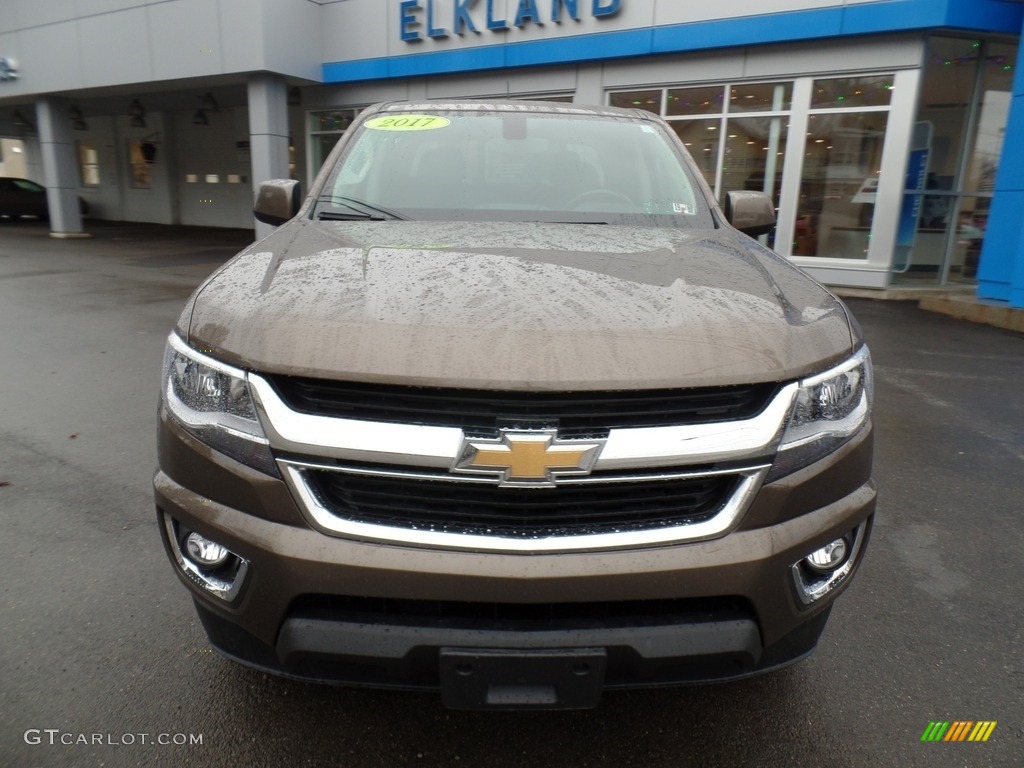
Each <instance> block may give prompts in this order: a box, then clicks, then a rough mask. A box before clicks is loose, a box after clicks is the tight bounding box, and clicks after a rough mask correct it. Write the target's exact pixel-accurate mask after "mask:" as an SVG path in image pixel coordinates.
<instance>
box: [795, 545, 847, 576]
mask: <svg viewBox="0 0 1024 768" xmlns="http://www.w3.org/2000/svg"><path fill="white" fill-rule="evenodd" d="M849 551H850V547H849V545H848V544H847V543H846V539H836V540H835V541H831V542H829V543H828V544H826V545H825V546H824V547H822V548H821V549H816V550H814V551H813V552H811V554H809V555H808V556H807V558H806V560H805V561H804V562H806V563H807V567H808V568H810V569H811V570H812V571H814V572H815V573H828V572H830V571H834V570H835V569H836V568H838V567H839V566H841V565H842V564H843V563H844V562H846V556H847V554H849Z"/></svg>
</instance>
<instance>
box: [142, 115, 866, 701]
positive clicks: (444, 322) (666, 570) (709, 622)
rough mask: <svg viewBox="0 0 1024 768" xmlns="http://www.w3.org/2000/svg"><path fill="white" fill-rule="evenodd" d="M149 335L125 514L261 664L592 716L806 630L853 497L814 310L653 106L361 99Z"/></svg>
mask: <svg viewBox="0 0 1024 768" xmlns="http://www.w3.org/2000/svg"><path fill="white" fill-rule="evenodd" d="M255 214H256V217H257V218H258V219H260V220H261V221H263V222H266V223H269V224H273V225H279V226H278V227H277V229H275V230H274V231H273V232H272V234H270V235H269V236H268V237H266V238H264V239H262V240H260V241H259V242H256V243H254V244H253V245H252V246H250V247H249V248H247V249H246V250H244V251H243V252H242V253H240V254H239V255H238V256H236V257H235V258H233V259H232V260H230V261H229V262H227V263H226V264H225V265H224V266H223V267H221V268H220V269H219V270H217V271H216V272H215V273H214V274H213V275H212V276H211V277H210V278H209V279H207V280H206V281H205V282H204V283H203V284H202V285H201V286H200V287H199V288H198V289H197V290H196V291H195V293H194V294H193V296H192V297H191V298H190V299H189V301H188V303H187V305H186V307H185V309H184V311H183V312H182V314H181V317H180V319H179V320H178V322H177V325H176V326H175V328H174V329H173V331H172V332H171V334H170V337H169V339H168V342H167V349H166V356H165V360H164V366H163V383H162V391H161V400H160V415H159V439H158V442H159V463H160V466H159V469H158V471H157V472H156V475H155V478H154V487H155V498H156V508H157V515H158V519H159V522H160V529H161V532H162V536H163V539H164V544H165V547H166V550H167V553H168V555H169V557H170V560H171V563H172V564H173V567H174V568H175V570H176V572H177V574H178V576H179V577H180V579H181V581H182V582H183V583H184V584H185V586H186V587H187V588H188V589H189V590H190V592H191V594H192V597H193V600H194V602H195V606H196V609H197V611H198V614H199V617H200V619H201V621H202V624H203V626H204V628H205V630H206V632H207V634H208V635H209V638H210V641H211V643H212V645H213V646H214V647H215V648H216V649H217V650H218V651H220V652H221V653H222V654H224V655H225V656H227V657H229V658H231V659H234V660H236V661H239V662H241V663H243V664H246V665H249V666H252V667H256V668H259V669H262V670H266V671H270V672H273V673H276V674H279V675H283V676H287V677H292V678H297V679H302V680H312V681H320V682H328V683H340V684H348V685H362V686H374V687H383V688H408V689H419V690H432V691H438V692H439V693H440V696H441V698H442V701H443V702H444V703H445V704H446V705H448V706H450V707H455V708H467V709H502V708H504V709H528V708H544V707H550V708H585V707H592V706H595V705H596V704H597V703H598V702H599V699H600V696H601V694H602V691H604V690H608V689H616V688H627V687H644V686H662V685H672V684H681V683H695V682H709V681H720V680H732V679H735V678H740V677H744V676H748V675H753V674H757V673H761V672H765V671H768V670H772V669H776V668H779V667H782V666H784V665H787V664H790V663H792V662H794V661H797V660H799V659H801V658H803V657H805V656H806V655H807V654H809V653H810V652H811V651H812V650H813V649H814V647H815V645H816V643H817V640H818V637H819V635H820V634H821V632H822V630H823V628H824V626H825V622H826V620H827V618H828V615H829V611H830V610H831V607H832V604H833V601H834V600H835V598H836V597H837V595H839V594H840V593H841V592H842V591H843V590H844V589H845V588H846V587H847V585H848V584H849V583H850V581H851V578H852V576H853V574H854V572H855V570H856V569H857V567H858V565H859V564H860V562H861V560H862V558H863V556H864V552H865V547H866V544H867V541H868V536H869V533H870V529H871V523H872V517H873V513H874V506H875V488H874V484H873V481H872V478H871V467H872V422H871V402H872V371H871V362H870V357H869V354H868V350H867V347H866V346H865V343H864V339H863V337H862V334H861V331H860V329H859V326H858V324H857V323H856V321H855V320H854V318H853V317H852V316H851V314H850V312H849V311H848V309H847V308H846V307H845V306H844V305H843V303H842V302H841V301H840V300H839V299H837V298H836V297H835V296H834V295H832V294H831V293H829V291H827V290H826V289H825V288H823V287H822V286H821V285H819V284H818V283H817V282H815V281H814V280H813V279H811V278H810V277H809V276H807V275H806V274H804V273H803V272H801V271H800V270H799V269H797V268H795V267H794V266H792V265H790V264H789V263H788V262H787V261H786V260H785V259H783V258H781V257H780V256H778V255H776V254H775V253H774V252H772V251H771V250H769V249H768V248H767V247H766V246H765V245H762V244H761V243H759V242H758V240H757V239H755V238H756V237H758V236H760V235H764V234H765V233H767V232H769V231H770V230H771V228H772V226H773V224H774V221H775V212H774V209H773V207H772V203H771V200H770V199H769V198H768V197H767V196H766V195H764V194H762V193H759V192H750V191H738V192H730V193H727V194H725V195H724V196H723V199H722V201H721V203H719V201H717V200H716V199H715V198H714V196H713V195H712V193H711V191H710V189H709V188H708V186H707V184H706V183H705V181H704V180H703V179H702V177H701V174H700V172H699V170H698V168H697V167H696V166H695V164H694V162H693V160H692V159H691V158H690V157H689V155H688V154H687V151H686V149H685V147H684V146H683V145H682V143H681V142H680V141H679V140H678V138H677V137H676V135H675V134H674V133H673V132H672V130H671V129H670V128H669V127H668V126H667V124H666V123H665V122H664V121H662V120H661V119H659V118H657V117H656V116H653V115H650V114H648V113H646V112H643V111H639V110H621V109H613V108H602V107H593V108H590V107H583V106H579V105H572V104H554V103H542V102H517V101H505V102H490V103H485V102H479V101H449V102H422V103H391V104H381V105H377V106H374V107H371V108H369V109H367V110H366V111H364V112H363V114H362V115H361V116H360V117H359V118H358V120H357V121H356V122H355V123H354V124H353V125H352V126H351V128H350V129H349V130H348V131H347V132H346V134H345V135H344V137H343V138H342V139H341V140H340V141H339V142H338V145H337V146H336V147H335V148H334V150H333V151H332V153H331V154H330V156H329V157H328V159H327V161H326V163H325V164H324V167H323V168H322V170H321V171H320V173H319V175H318V176H317V178H316V179H315V181H314V183H313V184H312V188H311V191H310V193H309V194H308V196H306V197H305V198H303V197H302V196H301V195H300V193H299V185H298V182H295V181H289V180H273V181H269V182H265V183H263V184H262V185H260V187H259V189H258V191H257V194H256V202H255Z"/></svg>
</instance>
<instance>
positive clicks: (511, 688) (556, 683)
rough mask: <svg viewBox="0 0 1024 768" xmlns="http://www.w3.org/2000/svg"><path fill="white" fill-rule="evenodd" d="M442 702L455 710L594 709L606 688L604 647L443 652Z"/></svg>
mask: <svg viewBox="0 0 1024 768" xmlns="http://www.w3.org/2000/svg"><path fill="white" fill-rule="evenodd" d="M439 661H440V672H441V700H442V701H443V702H444V704H445V706H447V707H450V708H452V709H590V708H592V707H595V706H597V703H598V702H599V701H600V699H601V690H602V688H603V686H604V672H605V667H606V665H607V653H606V652H605V649H604V648H572V649H544V650H533V649H527V650H509V649H489V648H442V649H441V650H440V658H439Z"/></svg>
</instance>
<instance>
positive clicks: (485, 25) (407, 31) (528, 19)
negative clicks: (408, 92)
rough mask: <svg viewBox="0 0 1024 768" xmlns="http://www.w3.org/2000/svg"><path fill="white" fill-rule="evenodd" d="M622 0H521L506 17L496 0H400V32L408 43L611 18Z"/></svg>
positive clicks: (618, 9)
mask: <svg viewBox="0 0 1024 768" xmlns="http://www.w3.org/2000/svg"><path fill="white" fill-rule="evenodd" d="M622 3H623V0H518V2H517V3H516V6H515V10H514V11H513V10H511V9H509V11H508V13H507V15H505V16H503V15H502V14H503V13H504V11H502V10H501V9H500V8H499V7H497V6H498V5H499V3H498V1H497V0H400V2H399V3H398V34H399V37H400V38H401V39H402V40H404V41H405V42H407V43H413V42H416V41H418V40H422V39H424V37H430V38H434V39H443V38H446V37H448V36H449V31H450V32H451V34H455V35H459V36H462V35H464V34H466V33H467V32H476V33H479V31H480V30H483V29H486V30H489V31H491V32H500V31H502V30H507V29H510V28H512V27H518V28H519V29H525V28H527V27H532V26H537V27H542V26H544V24H545V22H552V23H555V24H561V23H562V20H563V19H572V20H574V21H580V16H581V14H586V13H589V15H590V16H591V17H593V18H595V19H608V18H611V17H612V16H615V15H617V14H618V13H619V11H621V10H622Z"/></svg>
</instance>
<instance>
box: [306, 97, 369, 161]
mask: <svg viewBox="0 0 1024 768" xmlns="http://www.w3.org/2000/svg"><path fill="white" fill-rule="evenodd" d="M361 110H362V107H352V108H346V109H332V110H329V111H326V112H311V113H310V114H309V125H310V133H309V159H310V166H309V167H310V168H311V169H313V171H312V175H315V173H316V171H318V170H320V166H321V165H323V164H324V160H326V159H327V155H329V154H330V153H331V150H332V149H334V145H335V144H337V143H338V139H340V138H341V137H342V136H343V135H344V134H345V131H346V130H348V127H349V126H350V125H352V121H353V120H355V119H356V117H357V116H358V115H359V112H360V111H361Z"/></svg>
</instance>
